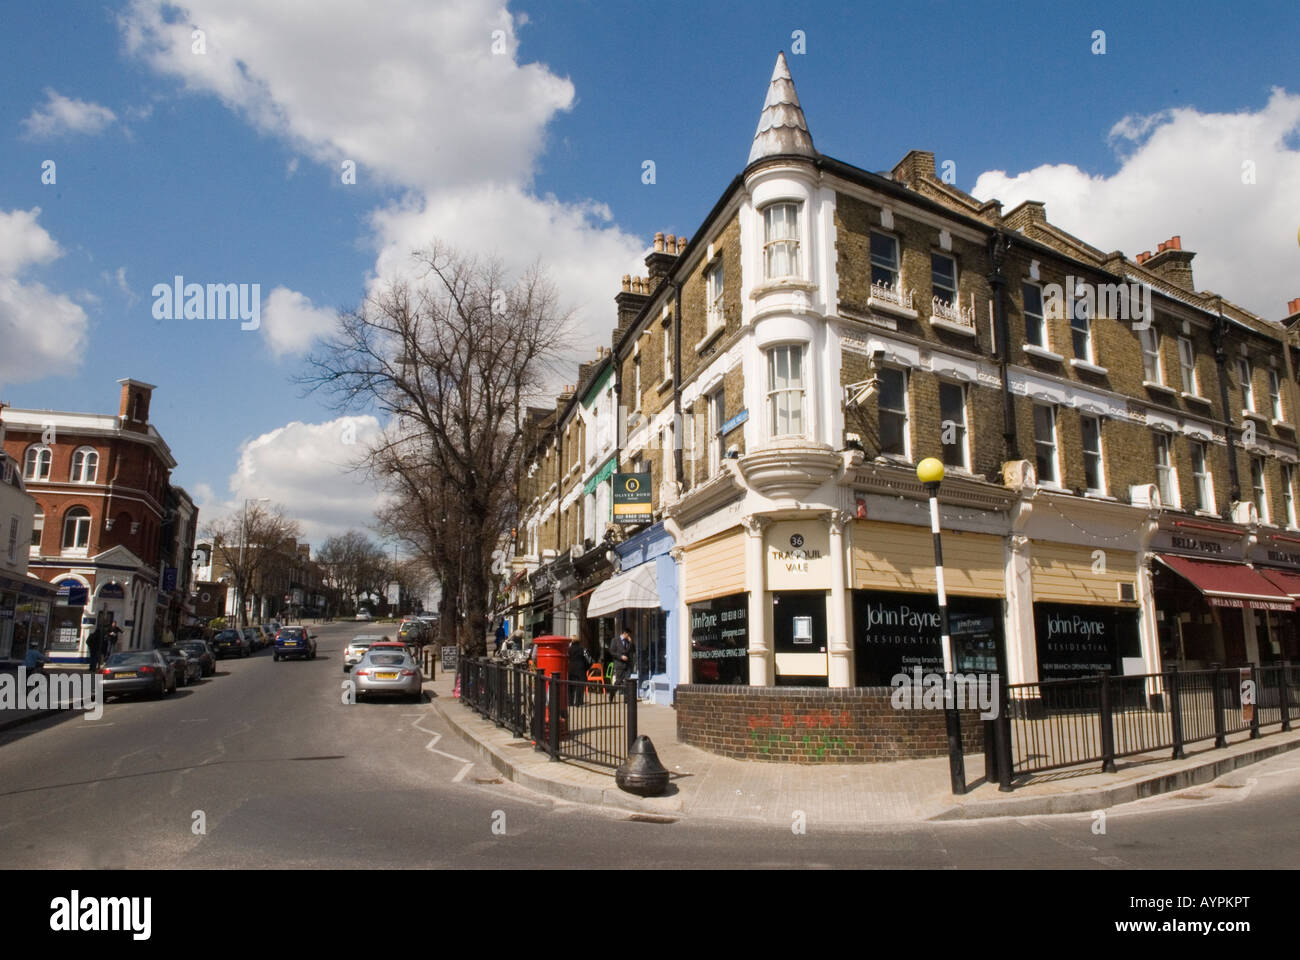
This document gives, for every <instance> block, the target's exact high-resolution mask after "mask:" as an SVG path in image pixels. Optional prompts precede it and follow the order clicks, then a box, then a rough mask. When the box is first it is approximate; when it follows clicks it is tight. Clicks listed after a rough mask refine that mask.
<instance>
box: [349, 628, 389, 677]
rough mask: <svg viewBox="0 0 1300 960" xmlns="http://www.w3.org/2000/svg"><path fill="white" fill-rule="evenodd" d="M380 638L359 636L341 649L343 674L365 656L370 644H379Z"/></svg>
mask: <svg viewBox="0 0 1300 960" xmlns="http://www.w3.org/2000/svg"><path fill="white" fill-rule="evenodd" d="M380 639H381V638H380V637H371V636H361V637H353V638H352V642H351V643H349V644H348V645H347V646H346V647H344V648H343V672H344V673H347V672H348V671H349V670H351V669H352V668H353V667H355V666H356V665H357V664H358V663H360V662H361V658H362V657H364V656H365V655H366V651H367V650H368V649H370V645H371V644H372V643H377V642H379V640H380Z"/></svg>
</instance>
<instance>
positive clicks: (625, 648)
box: [609, 627, 636, 700]
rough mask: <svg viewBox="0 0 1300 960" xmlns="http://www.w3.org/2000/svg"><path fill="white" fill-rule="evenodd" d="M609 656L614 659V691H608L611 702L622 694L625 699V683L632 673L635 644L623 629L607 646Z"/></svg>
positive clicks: (629, 634)
mask: <svg viewBox="0 0 1300 960" xmlns="http://www.w3.org/2000/svg"><path fill="white" fill-rule="evenodd" d="M609 653H610V656H612V657H613V658H614V678H613V681H612V682H613V684H614V689H613V690H611V691H610V694H609V698H610V699H611V700H613V699H614V697H615V696H616V695H617V694H618V693H620V692H622V693H623V699H624V700H626V699H627V688H626V685H625V681H626V680H627V678H628V674H630V673H631V672H632V657H633V656H634V655H635V653H636V644H635V643H633V642H632V634H631V633H630V632H629V631H628V630H627V628H626V627H624V628H623V632H622V633H620V634H619V635H618V636H617V637H615V638H614V642H613V643H611V644H610V645H609Z"/></svg>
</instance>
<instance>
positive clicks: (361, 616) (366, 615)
mask: <svg viewBox="0 0 1300 960" xmlns="http://www.w3.org/2000/svg"><path fill="white" fill-rule="evenodd" d="M356 619H357V620H358V621H364V622H366V623H368V622H370V621H371V620H373V619H375V618H374V617H372V616H371V615H370V611H369V610H358V611H357V616H356Z"/></svg>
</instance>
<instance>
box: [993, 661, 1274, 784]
mask: <svg viewBox="0 0 1300 960" xmlns="http://www.w3.org/2000/svg"><path fill="white" fill-rule="evenodd" d="M1293 720H1300V669H1298V668H1297V666H1295V665H1292V664H1290V663H1282V664H1276V665H1271V666H1266V667H1258V666H1254V665H1251V666H1248V667H1215V668H1213V669H1209V670H1177V669H1172V670H1167V671H1164V672H1162V673H1149V674H1140V675H1136V676H1127V675H1126V676H1113V675H1111V674H1110V673H1108V672H1107V673H1101V674H1098V675H1096V676H1091V677H1080V678H1077V679H1073V680H1043V681H1040V682H1038V683H1017V684H1012V685H1010V686H1008V687H1006V688H1005V695H1004V698H1003V703H1002V707H1001V710H1000V711H999V717H998V719H997V720H996V721H994V722H995V723H997V724H1000V725H1001V729H1000V730H998V731H996V732H997V733H998V734H999V735H998V736H997V737H996V738H995V743H996V744H997V746H996V747H995V749H998V750H1002V751H1005V752H1006V753H1007V754H1008V756H1007V758H1006V759H1007V760H1008V761H1009V762H1005V763H997V764H990V765H989V769H990V770H994V769H996V770H998V771H1000V772H999V773H998V779H999V780H1000V781H1001V784H1002V788H1003V789H1009V788H1010V779H1011V778H1012V777H1014V776H1015V775H1023V774H1030V773H1042V772H1045V771H1048V770H1058V769H1062V768H1066V767H1075V766H1080V765H1084V764H1091V763H1099V764H1101V769H1102V770H1103V771H1106V772H1112V771H1114V770H1115V761H1116V760H1117V759H1119V758H1121V757H1131V756H1137V755H1140V754H1147V753H1154V752H1157V751H1162V750H1168V751H1170V756H1171V757H1172V758H1173V759H1179V758H1181V757H1183V756H1185V755H1186V754H1185V752H1184V749H1183V748H1184V747H1185V746H1186V745H1187V744H1190V743H1197V742H1200V741H1203V740H1210V739H1213V740H1214V746H1215V747H1226V746H1227V738H1228V737H1229V736H1232V735H1234V734H1240V733H1247V732H1249V734H1250V737H1251V739H1254V738H1257V737H1259V736H1260V735H1261V727H1270V726H1277V727H1278V730H1282V731H1285V730H1290V729H1291V722H1292V721H1293ZM1270 732H1278V731H1270Z"/></svg>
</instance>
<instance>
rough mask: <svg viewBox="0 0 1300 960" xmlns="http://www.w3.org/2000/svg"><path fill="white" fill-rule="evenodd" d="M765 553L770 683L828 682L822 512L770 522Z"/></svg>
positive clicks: (826, 546) (827, 567)
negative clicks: (804, 517) (769, 636)
mask: <svg viewBox="0 0 1300 960" xmlns="http://www.w3.org/2000/svg"><path fill="white" fill-rule="evenodd" d="M764 552H765V555H766V562H767V569H766V571H765V573H766V586H767V590H768V596H769V598H770V601H769V602H770V603H771V607H770V613H769V617H770V622H771V624H772V653H773V662H774V667H775V669H774V672H773V681H774V682H773V685H774V686H778V687H788V686H795V687H825V686H828V685H829V682H830V660H829V658H828V655H827V649H828V640H827V612H828V609H827V606H828V602H829V597H830V588H831V564H832V557H831V551H830V530H829V528H828V525H827V522H826V518H825V515H824V514H815V515H813V516H812V517H810V518H808V519H807V520H778V521H774V522H773V523H771V524H769V525H768V527H767V528H766V530H765V531H764Z"/></svg>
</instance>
